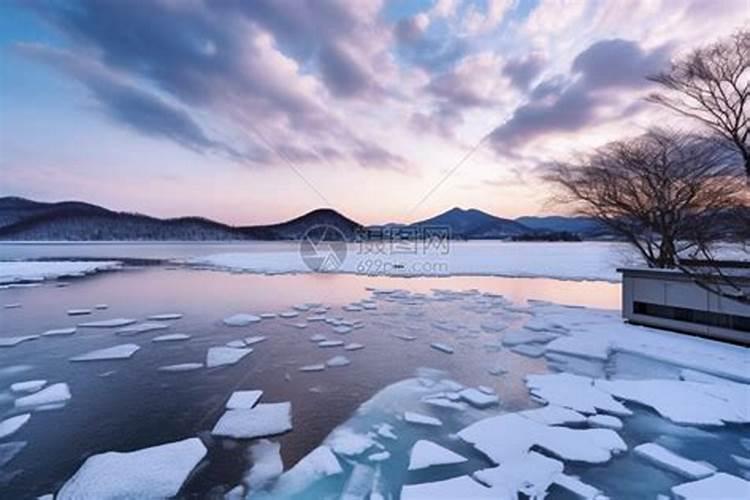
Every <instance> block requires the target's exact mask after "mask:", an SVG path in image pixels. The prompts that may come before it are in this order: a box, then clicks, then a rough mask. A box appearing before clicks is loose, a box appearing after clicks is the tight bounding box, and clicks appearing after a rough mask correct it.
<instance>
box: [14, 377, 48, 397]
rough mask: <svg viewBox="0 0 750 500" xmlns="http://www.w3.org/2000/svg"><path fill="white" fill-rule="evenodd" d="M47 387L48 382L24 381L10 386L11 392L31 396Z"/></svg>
mask: <svg viewBox="0 0 750 500" xmlns="http://www.w3.org/2000/svg"><path fill="white" fill-rule="evenodd" d="M45 385H47V381H46V380H24V381H23V382H16V383H14V384H11V385H10V390H11V391H13V392H24V393H27V394H31V393H32V392H37V391H38V390H40V389H41V388H42V387H44V386H45Z"/></svg>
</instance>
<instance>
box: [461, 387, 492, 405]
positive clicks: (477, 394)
mask: <svg viewBox="0 0 750 500" xmlns="http://www.w3.org/2000/svg"><path fill="white" fill-rule="evenodd" d="M458 395H459V396H460V397H461V399H463V400H464V401H466V402H467V403H469V404H470V405H471V406H473V407H475V408H489V407H490V406H494V405H496V404H498V403H499V401H500V400H499V399H498V397H497V395H496V394H486V393H484V392H482V391H479V390H477V389H474V388H473V387H472V388H469V389H464V390H462V391H460V392H459V393H458Z"/></svg>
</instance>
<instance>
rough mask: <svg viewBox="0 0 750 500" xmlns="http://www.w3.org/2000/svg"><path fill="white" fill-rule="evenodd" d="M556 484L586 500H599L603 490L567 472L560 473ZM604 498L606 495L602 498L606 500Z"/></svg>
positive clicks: (556, 478)
mask: <svg viewBox="0 0 750 500" xmlns="http://www.w3.org/2000/svg"><path fill="white" fill-rule="evenodd" d="M555 484H556V485H558V486H559V487H561V488H563V489H566V490H568V491H569V492H571V493H573V494H574V495H576V496H577V497H578V498H583V499H585V500H598V499H599V498H600V495H601V491H599V490H598V489H596V488H594V487H593V486H591V485H589V484H586V483H584V482H583V481H581V480H580V479H578V478H577V477H574V476H568V475H567V474H558V475H557V476H556V477H555ZM604 498H606V497H602V500H604Z"/></svg>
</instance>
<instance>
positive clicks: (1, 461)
mask: <svg viewBox="0 0 750 500" xmlns="http://www.w3.org/2000/svg"><path fill="white" fill-rule="evenodd" d="M26 444H27V443H26V441H10V442H8V443H0V469H2V468H3V466H5V465H6V464H8V463H10V461H11V460H13V459H14V458H16V456H17V455H18V454H19V453H21V451H23V449H24V448H26Z"/></svg>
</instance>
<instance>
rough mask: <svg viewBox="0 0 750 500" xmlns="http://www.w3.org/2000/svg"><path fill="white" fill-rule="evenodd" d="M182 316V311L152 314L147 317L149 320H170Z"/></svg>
mask: <svg viewBox="0 0 750 500" xmlns="http://www.w3.org/2000/svg"><path fill="white" fill-rule="evenodd" d="M180 318H182V313H163V314H152V315H151V316H149V317H148V319H150V320H151V321H171V320H175V319H180Z"/></svg>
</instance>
